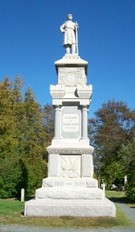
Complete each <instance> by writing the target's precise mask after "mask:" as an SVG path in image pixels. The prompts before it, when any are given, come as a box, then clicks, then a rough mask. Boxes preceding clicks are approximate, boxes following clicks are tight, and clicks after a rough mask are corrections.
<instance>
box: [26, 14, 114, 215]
mask: <svg viewBox="0 0 135 232" xmlns="http://www.w3.org/2000/svg"><path fill="white" fill-rule="evenodd" d="M60 30H61V31H62V32H63V33H64V47H65V49H66V54H65V55H64V57H63V58H62V59H60V60H58V61H56V62H55V67H56V72H57V76H58V82H57V85H51V86H50V94H51V96H52V104H53V106H54V108H55V135H54V138H53V139H52V143H51V145H50V146H49V147H48V148H47V150H48V156H49V157H48V160H49V162H48V177H47V178H45V179H43V182H42V187H41V188H40V189H37V190H36V194H35V199H33V200H30V201H28V202H26V203H25V212H24V214H25V216H45V217H46V216H82V217H99V216H110V217H115V216H116V208H115V205H114V204H113V203H112V202H111V201H109V200H108V199H107V198H105V192H104V191H103V190H102V189H100V188H98V182H97V180H96V179H94V178H93V156H92V153H93V150H94V148H93V147H92V146H90V144H89V139H88V135H87V120H88V118H87V117H88V116H87V113H88V108H89V105H90V102H91V96H92V85H87V66H88V62H87V61H85V60H83V59H81V58H80V56H79V55H78V35H77V33H78V32H77V31H78V24H77V23H74V22H72V15H71V14H69V15H68V20H67V21H66V22H65V23H64V24H63V25H62V26H61V27H60Z"/></svg>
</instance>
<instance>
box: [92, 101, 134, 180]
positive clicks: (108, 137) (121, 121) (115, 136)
mask: <svg viewBox="0 0 135 232" xmlns="http://www.w3.org/2000/svg"><path fill="white" fill-rule="evenodd" d="M134 136H135V111H134V110H130V109H129V108H128V107H127V105H126V104H125V103H124V102H122V101H120V102H116V101H114V100H113V101H108V102H107V103H104V104H103V105H102V108H101V109H99V110H98V111H97V112H96V113H95V119H91V120H89V137H90V139H91V141H92V144H93V145H94V147H95V150H96V151H95V156H94V158H95V168H96V170H98V175H100V176H101V178H105V179H106V180H107V182H108V184H111V183H113V182H114V180H116V179H117V180H118V182H120V179H121V178H122V176H123V173H122V170H121V157H120V155H119V150H120V148H121V146H122V145H126V144H127V143H128V142H129V141H131V140H132V139H133V137H134ZM118 167H119V168H118ZM123 177H124V176H123Z"/></svg>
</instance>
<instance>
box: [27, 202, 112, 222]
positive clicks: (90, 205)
mask: <svg viewBox="0 0 135 232" xmlns="http://www.w3.org/2000/svg"><path fill="white" fill-rule="evenodd" d="M24 214H25V216H35V217H59V216H73V217H115V216H116V208H115V205H114V204H113V203H112V202H111V201H110V200H108V199H107V198H105V199H103V200H61V199H36V200H30V201H28V202H26V203H25V213H24Z"/></svg>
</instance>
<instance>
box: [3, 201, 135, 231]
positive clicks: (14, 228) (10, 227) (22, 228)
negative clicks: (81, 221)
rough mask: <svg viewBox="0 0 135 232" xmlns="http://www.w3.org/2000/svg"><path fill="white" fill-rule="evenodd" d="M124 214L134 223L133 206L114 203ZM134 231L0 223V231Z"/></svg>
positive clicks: (134, 229)
mask: <svg viewBox="0 0 135 232" xmlns="http://www.w3.org/2000/svg"><path fill="white" fill-rule="evenodd" d="M116 205H117V206H118V207H120V208H121V210H122V211H123V212H124V214H125V215H126V216H127V217H128V218H129V219H130V220H131V221H132V222H134V223H135V208H130V207H129V206H127V205H126V204H123V203H116ZM26 231H27V232H135V226H134V227H126V228H125V227H113V228H109V229H106V228H97V229H94V228H88V229H84V228H83V229H72V228H69V229H67V228H47V227H45V228H37V227H31V226H30V227H29V226H22V225H21V226H18V225H0V232H26Z"/></svg>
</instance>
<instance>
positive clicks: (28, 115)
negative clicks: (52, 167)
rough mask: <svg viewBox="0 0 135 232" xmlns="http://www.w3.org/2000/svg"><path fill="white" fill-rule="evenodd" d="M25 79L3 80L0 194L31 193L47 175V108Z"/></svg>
mask: <svg viewBox="0 0 135 232" xmlns="http://www.w3.org/2000/svg"><path fill="white" fill-rule="evenodd" d="M21 89H22V81H21V79H20V78H18V77H17V78H16V79H15V81H14V82H10V81H9V79H8V78H5V80H4V81H1V82H0V197H13V196H16V195H17V194H19V193H20V189H21V188H25V189H26V191H27V193H28V194H31V193H32V192H33V190H35V189H36V188H37V187H39V186H41V181H42V178H43V177H44V176H45V175H46V172H47V165H46V161H45V154H46V147H47V145H48V141H49V135H48V133H47V130H46V126H45V123H44V111H43V109H42V108H41V106H40V105H39V104H38V103H37V102H36V101H35V97H34V94H33V93H32V91H31V89H28V90H27V91H26V92H25V94H24V96H22V93H21Z"/></svg>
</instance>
